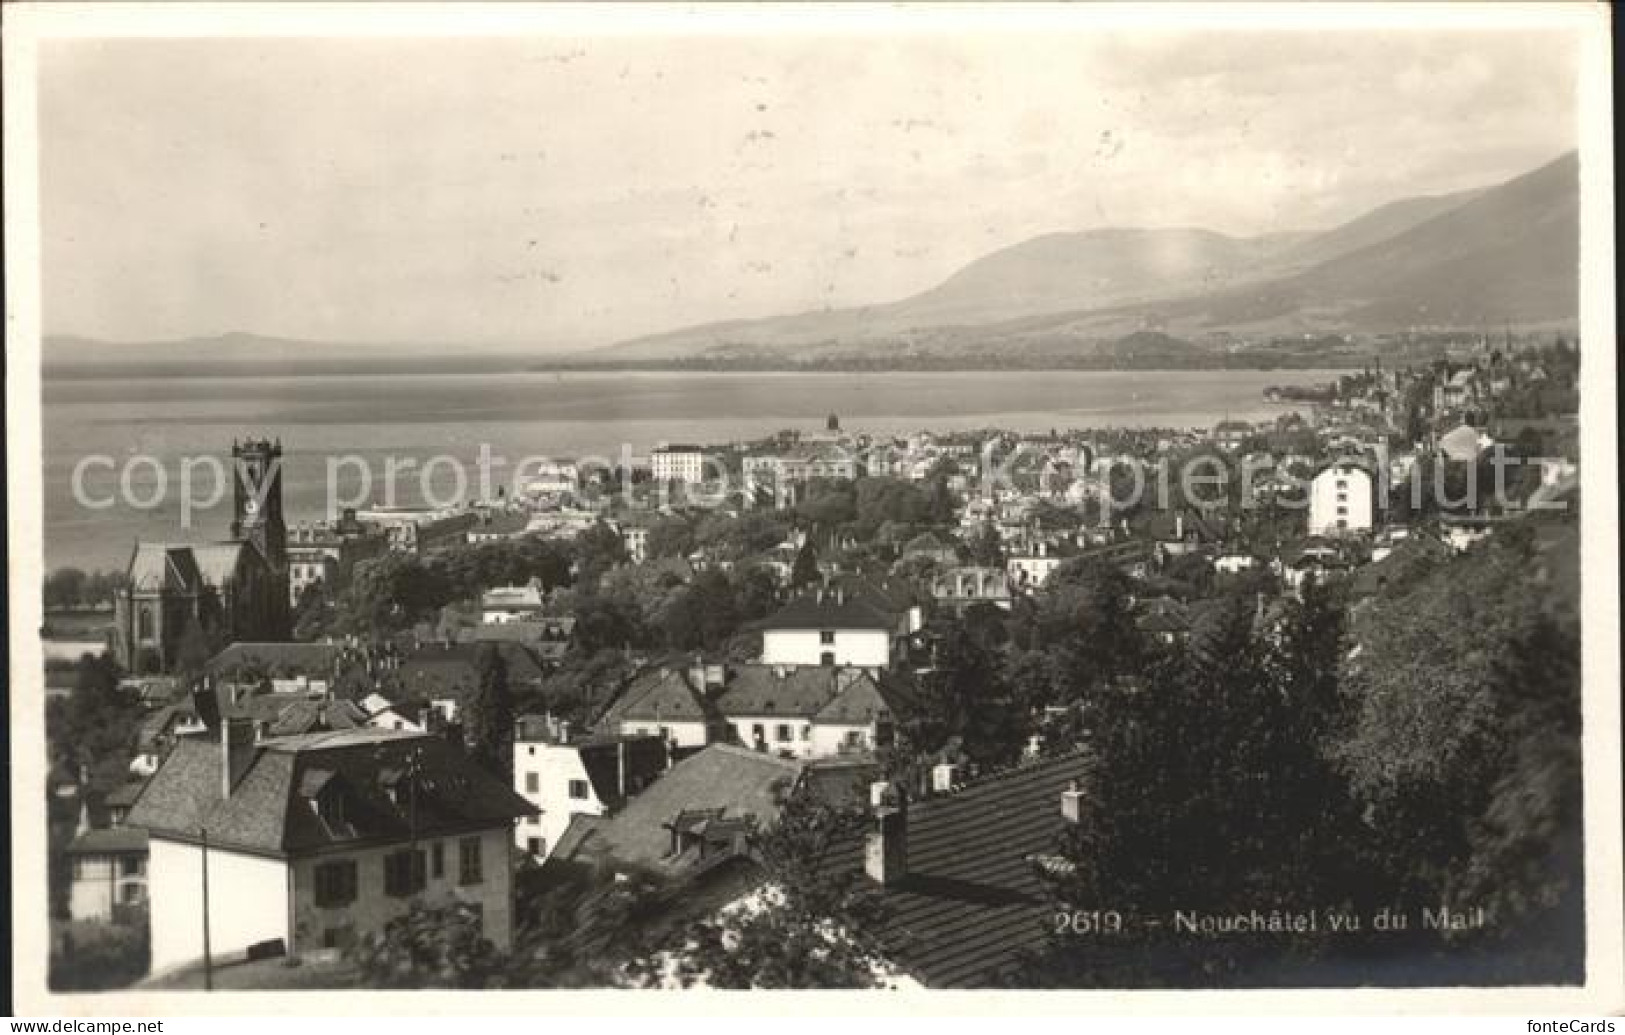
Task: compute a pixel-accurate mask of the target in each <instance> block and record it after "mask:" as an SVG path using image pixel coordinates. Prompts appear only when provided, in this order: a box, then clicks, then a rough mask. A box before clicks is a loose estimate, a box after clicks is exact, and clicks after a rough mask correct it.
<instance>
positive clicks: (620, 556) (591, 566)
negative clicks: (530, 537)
mask: <svg viewBox="0 0 1625 1035" xmlns="http://www.w3.org/2000/svg"><path fill="white" fill-rule="evenodd" d="M575 553H576V563H577V564H578V565H579V568H580V578H581V580H582V581H584V582H587V583H589V584H591V583H595V582H597V581H598V578H599V576H601V575H603V573H604V572H606V571H608V570H609V569H611V568H613V567H615V566H616V565H617V564H624V563H626V561H627V560H628V557H627V553H626V544H625V543H622V542H621V537H620V536H619V535H617V534H616V532H615V530H614V529H613V528H610V527H609V526H608V525H606V524H604V523H603V522H602V521H598V522H595V523H594V524H593V525H592V527H590V528H586V529H583V530H582V531H581V532H580V533H579V534H578V535H577V536H576V538H575Z"/></svg>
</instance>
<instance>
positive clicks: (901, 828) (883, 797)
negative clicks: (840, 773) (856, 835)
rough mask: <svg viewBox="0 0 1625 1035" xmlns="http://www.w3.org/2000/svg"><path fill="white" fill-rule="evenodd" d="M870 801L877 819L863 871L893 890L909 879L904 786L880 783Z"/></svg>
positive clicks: (865, 849)
mask: <svg viewBox="0 0 1625 1035" xmlns="http://www.w3.org/2000/svg"><path fill="white" fill-rule="evenodd" d="M869 802H870V804H871V805H873V806H874V818H873V820H872V825H871V826H870V828H869V832H868V835H867V836H866V837H865V839H864V846H863V872H864V873H866V874H868V876H869V879H870V880H873V881H874V882H875V883H877V884H880V885H882V886H885V887H890V886H892V885H895V884H898V883H899V882H901V881H902V880H903V878H904V877H907V876H908V800H907V797H906V796H905V795H904V793H903V789H902V788H901V787H900V786H898V785H896V784H891V783H885V782H880V783H873V784H870V785H869Z"/></svg>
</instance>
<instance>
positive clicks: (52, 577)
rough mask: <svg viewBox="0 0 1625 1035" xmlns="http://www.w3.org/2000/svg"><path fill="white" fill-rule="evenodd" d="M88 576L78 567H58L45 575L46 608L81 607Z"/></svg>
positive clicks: (63, 609)
mask: <svg viewBox="0 0 1625 1035" xmlns="http://www.w3.org/2000/svg"><path fill="white" fill-rule="evenodd" d="M85 583H86V577H85V573H84V572H83V571H80V570H79V569H78V568H58V569H56V570H55V571H53V572H51V573H50V574H49V575H47V576H45V609H46V610H47V611H68V610H72V609H73V608H76V607H79V606H80V604H81V603H83V601H84V597H85Z"/></svg>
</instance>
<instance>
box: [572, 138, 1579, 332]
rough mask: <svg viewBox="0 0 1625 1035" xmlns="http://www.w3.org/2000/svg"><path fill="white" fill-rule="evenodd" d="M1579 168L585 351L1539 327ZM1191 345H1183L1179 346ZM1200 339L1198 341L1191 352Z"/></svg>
mask: <svg viewBox="0 0 1625 1035" xmlns="http://www.w3.org/2000/svg"><path fill="white" fill-rule="evenodd" d="M1578 167H1579V161H1578V157H1577V155H1575V154H1573V153H1570V154H1568V155H1565V156H1563V157H1562V158H1560V159H1558V160H1557V161H1555V162H1552V163H1551V164H1549V165H1547V166H1544V167H1542V168H1541V169H1538V170H1536V171H1534V172H1532V173H1529V174H1527V175H1524V176H1521V177H1518V178H1517V179H1514V180H1511V181H1509V182H1507V183H1504V184H1501V185H1499V186H1496V187H1490V188H1484V189H1480V190H1472V191H1463V192H1459V193H1455V194H1449V195H1444V196H1439V197H1419V198H1408V199H1402V200H1399V201H1395V202H1392V203H1389V204H1387V205H1383V206H1381V207H1379V208H1377V209H1374V210H1373V211H1371V212H1369V213H1366V214H1365V215H1362V216H1360V217H1359V218H1357V219H1354V220H1351V221H1349V222H1348V223H1345V224H1343V225H1341V226H1338V227H1336V228H1334V229H1332V230H1329V231H1326V232H1324V233H1320V234H1314V235H1303V236H1278V237H1270V238H1260V239H1238V238H1232V237H1227V236H1225V235H1222V234H1217V233H1212V232H1210V231H1206V230H1200V229H1191V228H1183V229H1106V230H1094V231H1086V232H1083V233H1059V234H1047V235H1044V236H1042V237H1037V238H1033V239H1031V240H1029V241H1026V242H1023V243H1021V244H1018V245H1015V246H1013V247H1010V248H1005V249H1002V250H1000V251H997V252H994V253H992V254H990V255H988V256H985V257H983V258H981V259H978V260H977V261H975V262H973V263H971V264H969V265H968V266H966V267H965V268H963V269H961V270H960V271H959V272H957V273H955V274H954V275H953V276H951V277H949V278H948V279H947V280H945V281H944V282H943V283H942V284H940V285H938V286H937V287H935V288H932V289H931V290H929V291H926V292H923V293H921V294H919V295H915V296H913V297H911V298H907V299H904V300H902V301H899V302H895V303H891V304H887V305H876V306H868V307H861V308H852V309H839V310H827V311H819V312H810V313H801V314H796V315H793V316H784V317H770V318H767V319H761V320H737V321H731V322H727V323H718V324H707V325H703V326H699V327H690V328H684V329H681V330H676V331H672V332H668V333H664V334H658V335H652V336H649V337H644V338H639V339H635V340H633V341H629V342H623V343H620V344H618V345H613V346H609V347H607V348H603V349H596V350H593V351H591V352H589V353H584V354H582V355H581V356H580V357H578V358H581V359H587V360H597V361H606V362H639V361H645V362H659V361H671V360H678V359H682V360H691V359H705V360H715V361H727V360H740V361H749V360H762V359H770V358H774V357H784V358H789V357H791V356H794V357H797V358H806V359H809V360H828V359H830V358H832V357H843V356H850V357H875V356H880V355H895V356H899V357H907V358H919V357H922V356H930V357H952V356H954V355H968V354H972V353H975V354H978V355H981V356H984V357H985V356H986V355H988V354H989V353H990V352H1000V351H1003V352H1006V353H1009V354H1011V355H1013V356H1014V355H1021V356H1024V357H1025V356H1031V355H1033V354H1039V355H1068V356H1073V357H1076V356H1077V355H1079V354H1090V355H1097V356H1101V357H1102V358H1106V357H1110V356H1112V355H1115V354H1116V353H1115V352H1114V351H1113V349H1111V348H1108V346H1111V345H1112V344H1113V343H1114V342H1117V341H1119V340H1121V339H1123V338H1124V336H1125V335H1131V334H1132V333H1133V332H1135V331H1137V330H1145V329H1151V328H1155V329H1158V330H1162V331H1166V332H1168V333H1169V334H1170V335H1174V336H1176V337H1183V338H1190V339H1193V340H1196V341H1201V340H1203V339H1205V338H1207V337H1209V336H1211V335H1215V334H1216V333H1218V332H1226V331H1236V332H1242V333H1247V332H1258V333H1284V332H1298V331H1303V332H1311V331H1314V332H1325V331H1334V332H1345V331H1382V330H1391V329H1397V328H1405V327H1411V326H1419V325H1430V326H1444V325H1448V326H1454V327H1477V326H1497V327H1498V326H1501V325H1502V324H1513V325H1538V324H1547V323H1551V322H1559V321H1565V320H1573V319H1575V318H1576V316H1577V313H1578V256H1579V248H1578V242H1579V181H1578ZM1187 344H1188V342H1187ZM1193 347H1197V346H1193Z"/></svg>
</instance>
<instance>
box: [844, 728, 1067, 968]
mask: <svg viewBox="0 0 1625 1035" xmlns="http://www.w3.org/2000/svg"><path fill="white" fill-rule="evenodd" d="M1086 768H1087V765H1086V763H1085V761H1084V760H1083V758H1082V757H1081V756H1079V755H1069V756H1065V757H1062V758H1057V759H1050V760H1046V761H1041V762H1036V763H1032V764H1030V765H1026V766H1020V767H1017V768H1014V769H1010V770H1006V771H1004V772H1002V773H997V774H994V775H992V776H989V777H987V778H985V779H983V780H980V781H977V782H975V783H972V784H970V785H969V786H967V787H965V788H963V789H962V790H959V791H957V792H955V793H954V794H952V795H949V796H945V797H939V798H931V799H928V800H925V801H920V802H915V803H913V804H911V805H910V807H909V812H908V865H909V873H908V876H907V877H905V878H904V880H903V882H902V883H901V884H899V885H897V886H896V887H894V888H889V889H886V891H885V892H884V901H885V904H886V907H887V908H886V910H885V915H884V916H883V917H882V919H881V920H880V922H879V924H878V925H877V927H876V928H875V933H876V934H877V935H879V937H880V939H881V942H882V944H883V945H884V946H885V947H886V950H887V954H888V955H889V956H890V958H891V959H892V961H893V962H894V963H896V964H898V965H899V966H901V967H902V968H903V969H905V970H907V971H908V972H909V973H911V974H913V975H914V976H915V977H917V978H918V979H919V980H921V981H922V982H924V983H925V984H927V985H930V986H932V987H944V988H955V987H976V986H987V985H990V984H993V983H994V981H995V980H996V979H997V977H998V976H999V975H1000V974H1001V973H1003V972H1006V971H1008V970H1009V968H1011V967H1012V966H1013V965H1014V964H1015V963H1016V962H1017V961H1018V957H1019V955H1020V954H1021V952H1022V951H1023V950H1025V949H1028V948H1037V947H1038V946H1039V945H1040V944H1041V943H1042V942H1043V940H1044V938H1045V937H1046V935H1047V934H1048V932H1049V931H1051V930H1053V929H1054V928H1053V924H1052V923H1051V920H1052V917H1053V913H1054V908H1053V906H1052V904H1051V901H1050V898H1049V895H1048V893H1047V890H1046V888H1045V887H1044V885H1043V884H1042V882H1041V881H1040V880H1039V878H1038V877H1037V875H1036V873H1035V872H1034V870H1033V867H1032V865H1031V864H1030V863H1028V862H1027V861H1026V858H1027V857H1028V856H1030V855H1033V854H1037V853H1043V852H1048V851H1053V850H1054V839H1055V836H1056V834H1057V832H1058V831H1059V830H1060V824H1061V823H1062V820H1061V814H1060V803H1061V792H1062V791H1063V790H1065V789H1066V787H1067V784H1068V783H1069V782H1070V781H1072V780H1078V781H1080V782H1081V781H1082V780H1083V779H1084V777H1085V770H1086ZM838 865H842V866H847V867H852V868H856V869H861V868H862V866H863V845H862V844H861V843H857V842H854V843H851V844H849V845H848V846H847V847H846V849H845V850H844V851H843V852H842V853H841V861H840V862H839V863H838Z"/></svg>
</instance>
